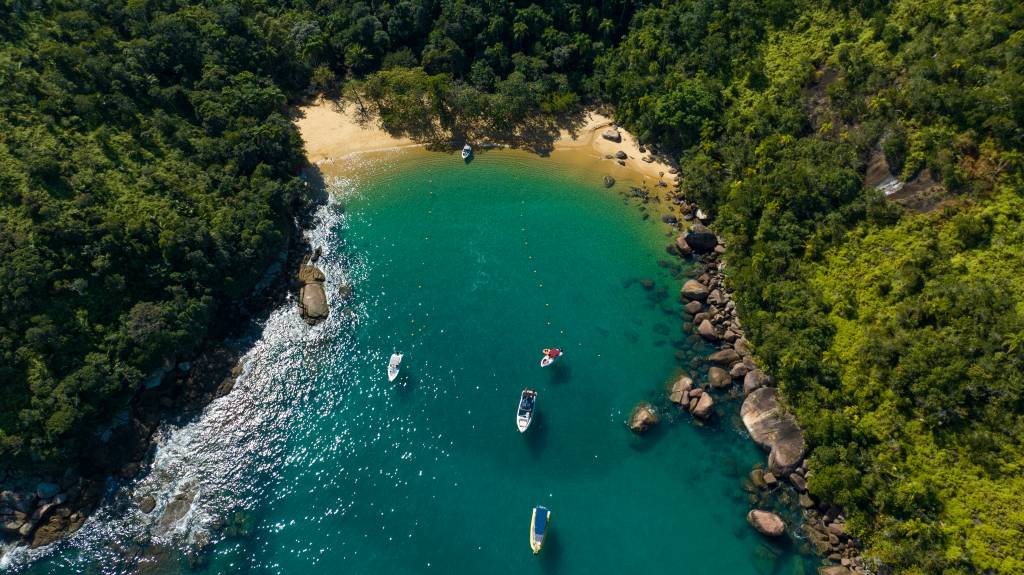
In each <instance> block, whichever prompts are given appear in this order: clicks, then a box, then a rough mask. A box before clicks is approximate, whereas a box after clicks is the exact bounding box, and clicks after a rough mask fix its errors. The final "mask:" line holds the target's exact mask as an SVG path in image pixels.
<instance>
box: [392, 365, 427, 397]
mask: <svg viewBox="0 0 1024 575" xmlns="http://www.w3.org/2000/svg"><path fill="white" fill-rule="evenodd" d="M420 381H421V380H420V378H419V377H418V376H417V375H416V372H415V371H411V370H408V369H403V370H402V372H401V374H400V375H399V376H398V379H396V380H395V382H394V386H395V389H396V390H397V393H398V397H400V398H402V399H405V398H407V397H408V396H409V395H410V394H411V393H412V392H413V391H415V388H416V386H418V385H419V383H420Z"/></svg>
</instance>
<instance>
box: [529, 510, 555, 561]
mask: <svg viewBox="0 0 1024 575" xmlns="http://www.w3.org/2000/svg"><path fill="white" fill-rule="evenodd" d="M549 523H551V512H550V511H548V508H547V507H544V506H543V505H538V506H536V507H534V508H533V518H532V519H530V548H531V549H533V554H534V555H536V554H538V553H540V548H541V546H543V545H544V537H545V536H547V534H548V524H549Z"/></svg>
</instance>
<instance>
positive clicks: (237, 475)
mask: <svg viewBox="0 0 1024 575" xmlns="http://www.w3.org/2000/svg"><path fill="white" fill-rule="evenodd" d="M370 172H371V175H370V176H368V177H364V178H361V179H360V181H341V182H337V183H335V185H334V191H335V194H336V195H335V197H334V201H333V202H332V204H331V205H330V206H328V207H326V208H325V209H324V210H322V213H321V224H320V225H319V226H318V227H317V228H316V229H315V230H313V232H312V240H313V242H314V243H315V244H318V245H322V246H323V247H324V257H323V260H322V267H323V268H324V269H325V271H326V272H327V274H328V276H329V278H330V280H329V285H328V288H329V289H328V291H329V294H330V297H331V299H332V307H333V310H332V314H331V318H330V319H329V320H328V321H327V322H325V323H324V324H322V325H320V326H317V327H316V328H312V329H310V328H308V327H306V326H305V325H304V324H302V322H301V321H300V320H299V319H298V318H297V317H296V314H295V311H294V308H293V307H292V306H291V305H289V306H287V307H286V308H283V309H281V310H278V311H277V312H276V313H275V314H274V315H273V316H271V318H270V319H269V320H268V321H267V323H266V325H265V326H264V327H263V329H262V330H261V332H260V333H259V334H258V337H257V338H256V339H255V340H254V341H252V342H246V343H245V344H246V345H251V346H252V350H251V352H250V353H249V355H248V361H247V364H246V369H245V373H244V375H243V376H242V378H241V379H240V380H239V382H238V384H237V385H236V387H235V390H234V391H233V392H232V393H231V394H230V395H228V396H227V397H224V398H221V399H220V400H217V402H215V403H214V404H212V405H211V406H210V408H209V409H208V410H207V411H206V412H205V413H204V414H203V416H202V417H201V418H200V419H199V420H198V421H194V422H190V423H188V424H186V425H182V426H178V427H173V426H169V427H168V429H167V430H166V431H165V432H164V435H165V438H164V440H163V443H162V444H161V447H160V450H159V452H158V454H157V456H156V460H155V462H154V465H153V470H152V471H151V472H150V474H149V476H147V477H146V478H144V479H142V480H140V481H139V482H137V483H135V484H133V485H126V486H116V487H115V488H114V489H115V491H117V494H116V495H115V496H114V498H113V499H114V503H112V504H111V505H109V506H107V507H106V508H105V509H104V510H103V512H102V513H100V514H99V515H98V516H97V518H96V519H95V520H94V521H91V522H90V523H89V524H87V526H86V527H85V528H83V530H82V531H81V532H80V533H79V534H78V535H76V537H75V538H73V539H72V540H71V541H70V542H68V543H66V544H64V545H63V546H62V547H60V548H59V549H57V550H56V551H52V552H50V553H49V554H48V555H46V556H43V557H37V558H35V562H34V563H33V564H32V566H30V567H29V568H28V571H29V572H31V573H50V572H54V573H56V572H61V573H63V572H76V571H79V572H84V571H87V570H91V571H93V572H109V573H114V572H133V571H135V570H136V569H137V570H140V571H142V572H149V573H259V574H264V573H265V574H304V573H350V574H384V573H446V574H450V573H460V574H461V573H465V574H475V573H509V574H513V573H514V574H517V575H521V574H529V573H541V574H546V573H560V574H564V575H572V574H594V573H626V572H646V573H665V572H684V573H690V574H700V573H709V574H725V573H727V574H737V575H743V574H748V573H750V574H780V575H781V574H790V573H801V572H803V569H804V560H803V559H801V558H800V557H799V556H797V555H795V554H793V553H792V548H791V546H790V545H787V544H781V545H780V544H775V543H771V542H768V541H766V540H765V539H763V538H761V537H760V536H758V535H757V534H755V533H753V532H752V531H751V530H750V528H749V527H748V526H747V525H746V522H745V519H744V517H745V514H746V512H747V510H748V509H749V503H748V502H747V496H746V494H745V493H744V492H743V491H742V490H741V489H740V484H741V482H742V479H743V478H744V477H745V476H746V474H747V472H748V471H749V470H750V468H751V466H752V465H753V464H755V463H757V462H760V461H763V460H764V454H763V453H761V452H760V451H758V450H757V449H756V448H755V447H754V446H753V445H752V444H751V443H750V442H749V441H747V440H746V439H744V438H743V437H742V436H741V435H740V434H739V433H738V431H737V426H738V424H737V423H736V420H735V417H733V416H731V415H730V412H729V411H728V410H726V412H725V413H724V415H723V418H722V419H721V420H720V421H718V422H717V423H716V424H714V425H711V426H707V427H700V426H695V425H693V424H692V423H691V421H690V418H689V417H688V416H683V415H679V414H678V413H676V412H675V411H674V410H672V409H670V408H669V406H668V404H667V403H666V402H665V400H664V386H665V384H666V382H667V381H669V379H670V378H671V377H672V376H673V375H674V374H677V373H678V372H679V371H678V370H679V369H680V367H681V366H683V365H687V366H688V365H689V360H690V358H692V357H694V356H695V355H698V354H706V353H707V352H708V349H706V348H704V347H702V346H700V345H699V344H698V345H697V347H693V346H692V344H690V343H689V342H687V341H685V338H684V336H682V331H681V320H680V317H679V314H680V304H679V302H678V301H677V298H676V294H677V293H678V286H679V284H680V281H679V279H678V278H677V277H673V274H674V273H675V274H676V275H678V270H676V271H673V270H671V269H669V268H666V267H663V266H664V264H661V265H659V260H660V259H664V258H665V257H666V256H665V255H664V249H663V248H664V245H665V244H666V243H667V241H668V240H667V238H666V235H665V234H666V232H667V230H666V229H665V228H664V227H663V225H662V224H660V223H656V222H655V220H657V218H653V217H652V218H650V219H647V220H645V219H643V218H642V217H641V213H640V212H639V211H637V209H636V208H633V207H629V206H624V205H623V203H624V200H623V199H622V197H621V196H620V195H618V194H616V193H614V192H613V191H608V190H604V189H602V188H601V187H600V186H599V184H598V183H597V182H598V180H599V175H595V174H581V173H579V172H578V171H577V170H575V169H572V168H569V167H566V166H564V165H560V164H556V163H554V162H552V161H550V160H543V159H538V158H533V157H528V156H525V155H522V154H517V153H509V152H491V153H486V154H482V155H480V156H479V157H478V158H476V159H475V161H473V162H472V163H470V164H468V165H464V164H462V163H461V162H460V161H459V160H457V159H456V158H455V157H454V156H449V155H446V154H427V153H423V152H414V153H407V154H405V155H401V156H398V157H391V158H388V159H385V160H381V163H380V164H378V165H376V166H375V167H373V168H371V169H370ZM328 179H329V178H328ZM592 182H593V183H592ZM641 280H652V281H653V282H654V285H653V286H650V284H649V282H647V285H645V282H642V281H641ZM343 281H344V282H351V284H352V285H353V286H354V293H355V295H354V298H353V300H352V302H351V306H350V308H349V309H345V310H342V309H341V308H342V305H343V304H342V302H341V301H340V297H339V296H337V293H338V292H337V288H338V285H339V284H340V283H341V282H343ZM550 346H558V347H561V348H562V349H563V350H564V352H565V356H564V357H563V358H562V359H561V360H560V361H559V363H557V364H555V366H553V367H551V368H545V369H541V368H540V367H539V366H538V361H539V360H540V356H541V349H542V348H544V347H550ZM396 350H397V351H402V352H404V353H405V361H404V363H403V365H402V373H401V375H400V377H399V379H398V381H396V382H395V383H394V384H389V383H388V382H387V379H386V377H385V373H384V371H385V366H386V364H387V360H388V357H389V356H390V354H391V353H392V352H393V351H396ZM677 352H682V353H681V354H678V356H677ZM524 387H529V388H532V389H535V390H537V391H538V394H539V397H538V400H537V415H536V417H535V420H534V422H533V424H532V426H531V427H530V429H529V430H528V431H527V433H526V434H522V435H521V434H520V433H518V431H517V430H516V427H515V421H514V419H515V410H516V406H517V402H518V399H519V394H520V391H521V390H522V389H523V388H524ZM642 400H648V401H651V402H653V403H655V404H656V405H657V406H658V407H659V408H660V412H661V414H662V419H663V421H662V424H661V425H660V426H659V427H658V428H656V429H655V430H654V431H653V432H651V433H649V434H648V435H646V436H643V437H637V436H634V435H633V434H631V433H630V432H629V430H628V429H627V428H626V426H625V420H626V418H627V416H628V414H629V412H630V410H631V409H632V407H633V406H634V405H635V404H636V403H637V402H639V401H642ZM144 494H151V495H153V496H154V497H156V498H157V500H158V507H157V509H156V510H155V511H154V512H153V513H152V514H150V515H143V514H141V513H140V512H138V511H137V510H135V505H134V504H133V503H132V501H133V500H137V499H138V498H139V497H141V496H142V495H144ZM176 497H177V498H179V499H182V498H184V499H185V500H188V501H191V509H190V510H189V511H188V512H187V513H185V514H184V516H181V517H177V518H175V517H173V516H171V515H170V513H169V512H168V509H169V507H170V506H169V505H168V503H169V502H170V501H173V500H174V499H175V498H176ZM538 504H542V505H545V506H547V507H548V508H549V509H551V511H552V521H551V529H550V533H549V537H548V539H547V541H546V543H545V547H544V549H543V551H542V552H541V554H540V555H539V556H534V555H533V554H532V553H531V551H530V547H529V540H528V529H529V521H530V512H531V509H532V507H533V506H534V505H538ZM161 514H164V515H167V516H168V517H169V518H168V519H165V520H161V519H160V517H161ZM225 522H226V523H227V527H224V523H225ZM197 547H201V548H202V551H200V552H196V551H190V550H193V549H195V548H197ZM26 560H27V559H26ZM16 568H17V566H16Z"/></svg>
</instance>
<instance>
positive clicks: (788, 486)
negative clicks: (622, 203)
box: [602, 129, 885, 575]
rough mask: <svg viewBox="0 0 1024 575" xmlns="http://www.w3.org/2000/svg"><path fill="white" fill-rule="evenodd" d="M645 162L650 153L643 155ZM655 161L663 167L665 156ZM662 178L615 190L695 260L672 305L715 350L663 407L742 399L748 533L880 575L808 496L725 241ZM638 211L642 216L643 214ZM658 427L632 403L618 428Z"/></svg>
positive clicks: (699, 413)
mask: <svg viewBox="0 0 1024 575" xmlns="http://www.w3.org/2000/svg"><path fill="white" fill-rule="evenodd" d="M613 131H614V130H613V129H610V130H609V131H607V132H606V133H604V134H602V137H604V138H605V139H608V140H611V141H617V140H615V134H613V133H612V132H613ZM643 152H644V153H647V150H643ZM624 155H625V152H620V155H619V156H616V155H611V156H608V157H606V159H607V160H612V161H616V162H621V161H622V160H623V159H624V158H623V157H622V156H624ZM650 157H651V158H652V159H653V158H656V157H657V156H656V155H655V154H653V153H651V154H650ZM659 161H661V162H666V160H665V159H664V158H659ZM666 163H668V162H666ZM667 179H669V181H671V182H672V184H671V186H670V185H669V184H668V183H666V182H665V179H664V178H663V179H661V180H659V182H658V183H657V187H659V188H667V190H666V192H665V193H664V195H662V196H659V194H658V191H657V190H650V189H648V188H646V187H644V188H632V189H630V190H629V191H627V192H624V194H625V195H626V197H627V198H635V199H638V200H639V201H640V202H641V203H642V204H647V203H648V202H651V201H653V202H656V203H658V204H661V205H662V208H661V209H660V210H659V211H661V212H664V213H663V215H662V217H661V219H662V221H663V222H664V223H666V224H668V225H670V226H672V228H673V229H674V230H676V232H677V234H678V235H677V236H676V238H675V241H674V243H672V244H671V245H669V246H667V248H666V250H667V251H668V252H669V253H670V254H672V255H674V256H677V257H679V258H681V259H683V260H685V261H688V262H696V264H697V265H696V266H695V267H694V268H693V269H692V270H691V271H690V272H689V275H690V278H689V279H688V280H686V281H685V282H684V283H683V285H682V287H681V289H680V299H681V301H682V302H684V313H683V320H684V328H683V329H684V331H685V332H686V333H687V335H689V336H690V337H695V338H700V339H702V340H704V341H705V342H707V343H708V344H710V345H713V346H715V347H716V348H717V349H716V351H715V352H713V353H711V354H710V355H709V356H707V357H706V358H705V359H704V362H703V363H704V364H705V365H706V366H707V378H706V382H705V383H703V384H700V383H698V380H697V378H696V376H695V375H694V374H691V373H684V374H682V375H680V376H679V377H678V378H676V379H675V380H674V381H672V382H671V383H670V384H669V385H668V389H667V396H668V400H669V402H671V403H672V404H674V405H675V406H677V409H679V410H680V411H684V412H688V413H689V414H690V415H692V416H693V418H694V419H695V420H698V421H702V422H705V423H707V422H710V421H712V420H713V419H714V418H715V417H716V416H717V415H720V412H721V410H719V409H716V405H717V406H719V407H721V405H720V403H717V404H716V401H718V402H724V401H729V400H730V399H732V398H740V397H742V398H743V402H742V406H741V407H740V417H741V419H742V421H743V425H744V427H745V428H746V431H747V433H748V434H749V435H750V438H751V440H752V441H754V443H756V444H757V445H758V446H760V447H761V448H762V449H764V450H765V451H767V452H768V458H767V461H766V465H765V466H760V465H759V466H758V467H755V468H754V469H753V470H752V471H751V472H750V475H749V479H748V481H747V482H746V483H745V485H744V486H743V487H744V489H745V490H747V491H748V492H749V493H750V500H751V504H752V505H753V506H754V508H752V509H751V510H750V512H749V513H748V515H747V521H748V523H750V525H751V527H752V528H753V529H755V530H756V531H758V532H759V533H761V534H762V535H764V536H766V537H770V538H776V537H783V536H786V534H787V533H791V534H792V536H793V537H794V538H795V539H796V540H797V541H798V542H800V541H801V540H802V541H803V542H804V545H803V549H804V551H806V552H808V553H812V552H813V553H816V554H817V555H819V556H821V557H822V558H823V559H824V564H823V565H822V566H821V567H820V568H819V573H820V574H821V575H854V574H855V575H873V574H876V573H884V572H885V571H884V569H882V568H880V567H879V566H877V565H872V564H870V563H869V562H868V561H866V560H865V559H864V558H863V557H862V556H861V545H860V543H859V542H858V541H857V540H856V539H855V538H854V537H852V536H850V535H849V533H847V530H846V522H845V518H844V516H843V513H842V510H841V509H840V508H839V507H838V506H836V505H833V504H830V503H828V502H821V501H818V500H817V499H816V498H815V497H814V496H813V495H812V494H811V493H810V492H809V491H808V489H807V479H808V478H809V477H810V476H811V475H812V471H811V470H809V469H808V467H807V463H806V462H805V461H804V454H805V442H804V436H803V431H802V430H801V428H800V426H799V423H798V422H797V420H796V418H795V416H793V414H792V413H790V412H789V411H788V410H787V409H786V407H785V405H784V403H783V402H782V401H781V398H780V397H779V392H778V389H777V388H776V387H775V382H774V380H773V379H772V377H771V376H770V375H769V374H767V373H766V372H765V371H764V370H763V369H762V367H761V366H760V365H759V363H758V362H757V360H756V358H755V355H754V353H753V350H752V346H751V343H750V341H749V340H748V339H747V338H746V330H745V329H744V327H743V324H742V322H741V320H740V318H739V315H738V312H737V309H736V304H735V302H734V301H733V298H732V290H730V289H729V287H728V286H727V281H726V274H725V270H726V262H725V259H724V257H725V254H726V253H727V250H726V245H725V241H724V240H723V238H721V237H719V236H718V235H716V234H715V233H714V232H713V231H712V230H711V229H710V228H709V227H708V224H709V223H710V222H709V219H708V217H707V215H706V214H705V213H704V211H703V210H701V209H700V208H699V207H698V206H696V205H695V204H693V203H691V202H689V201H688V200H687V199H686V197H685V195H684V194H683V193H682V185H681V181H680V176H679V175H678V169H677V168H672V169H671V170H670V172H669V175H668V178H667ZM603 183H604V185H605V187H612V186H613V185H614V183H615V182H614V179H611V178H610V177H608V176H605V178H604V181H603ZM641 210H643V211H644V212H645V215H644V217H645V218H647V217H648V214H647V213H646V209H645V208H641ZM684 228H685V231H683V230H684ZM680 232H681V233H680ZM693 367H694V368H696V367H699V366H696V365H695V366H693ZM716 398H717V399H716ZM658 422H659V417H658V415H657V411H656V410H655V408H654V407H653V406H651V405H650V404H649V403H646V402H641V403H640V404H638V405H637V407H636V408H635V409H634V410H633V412H632V413H631V414H630V416H629V419H628V420H627V425H628V426H629V428H630V429H631V430H632V431H633V432H635V433H638V434H642V433H644V432H646V431H647V430H648V429H649V428H651V427H653V426H654V425H657V424H658ZM779 506H781V507H786V508H798V509H799V514H800V517H801V521H800V524H799V525H794V526H790V525H787V524H786V522H785V521H784V520H783V518H782V517H781V516H780V515H779V514H777V513H775V512H773V511H772V510H771V508H774V507H779Z"/></svg>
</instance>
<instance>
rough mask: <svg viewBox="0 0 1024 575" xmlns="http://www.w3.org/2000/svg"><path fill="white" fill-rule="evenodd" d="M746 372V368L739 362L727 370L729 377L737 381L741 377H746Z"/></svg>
mask: <svg viewBox="0 0 1024 575" xmlns="http://www.w3.org/2000/svg"><path fill="white" fill-rule="evenodd" d="M748 371H749V369H748V368H747V366H746V365H744V364H743V363H742V362H739V363H737V364H735V365H733V366H732V367H731V368H730V369H729V375H731V376H733V377H735V378H737V379H739V378H741V377H746V375H747V372H748Z"/></svg>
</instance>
